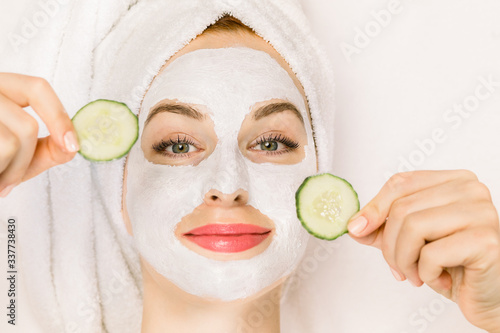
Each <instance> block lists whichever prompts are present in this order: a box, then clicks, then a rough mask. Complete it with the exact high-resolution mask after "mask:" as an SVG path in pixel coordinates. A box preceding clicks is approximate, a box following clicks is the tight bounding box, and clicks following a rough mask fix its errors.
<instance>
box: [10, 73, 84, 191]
mask: <svg viewBox="0 0 500 333" xmlns="http://www.w3.org/2000/svg"><path fill="white" fill-rule="evenodd" d="M27 106H31V107H32V108H33V110H34V111H35V112H36V113H37V114H38V115H39V116H40V118H41V119H42V121H43V122H44V123H45V124H46V125H47V128H48V130H49V132H50V135H49V136H47V137H44V138H40V139H38V123H37V121H36V120H35V118H33V117H31V116H30V115H29V114H28V113H27V112H25V111H24V110H23V109H22V108H23V107H27ZM78 149H79V146H78V142H77V139H76V133H75V129H74V128H73V124H72V122H71V119H70V118H69V116H68V114H67V113H66V111H65V110H64V107H63V106H62V104H61V102H60V101H59V98H58V97H57V96H56V94H55V92H54V90H53V89H52V87H51V86H50V85H49V83H47V81H45V80H44V79H42V78H38V77H31V76H25V75H20V74H13V73H0V197H5V196H6V195H7V194H9V192H10V191H11V190H12V188H14V187H15V186H16V185H18V184H19V183H21V182H23V181H25V180H28V179H30V178H32V177H34V176H36V175H38V174H40V173H41V172H43V171H45V170H47V169H49V168H51V167H53V166H56V165H58V164H62V163H66V162H68V161H70V160H71V159H73V157H74V156H75V152H76V151H78Z"/></svg>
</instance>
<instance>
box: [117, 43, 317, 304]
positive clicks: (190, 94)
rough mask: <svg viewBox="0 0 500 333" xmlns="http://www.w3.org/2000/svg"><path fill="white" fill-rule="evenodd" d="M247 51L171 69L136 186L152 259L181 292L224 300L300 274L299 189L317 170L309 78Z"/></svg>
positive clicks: (132, 210) (133, 178)
mask: <svg viewBox="0 0 500 333" xmlns="http://www.w3.org/2000/svg"><path fill="white" fill-rule="evenodd" d="M264 43H265V42H264ZM191 44H193V42H192V43H191ZM191 44H190V45H191ZM201 44H203V43H201ZM266 45H268V44H267V43H266ZM236 46H237V48H215V49H207V48H204V47H200V48H198V49H194V50H191V51H189V52H185V53H184V54H181V55H179V54H178V55H176V57H175V58H173V59H171V61H169V63H167V66H166V67H165V68H164V69H163V70H162V71H161V72H160V74H159V75H158V76H157V77H156V78H155V80H154V81H153V84H152V85H151V87H150V89H149V91H148V92H147V94H146V95H145V97H144V101H143V104H142V108H141V113H140V115H139V124H140V133H139V134H140V140H139V141H138V144H136V145H135V146H134V147H133V149H132V151H131V152H130V154H129V157H128V160H127V166H126V172H127V176H126V178H127V179H126V184H124V198H125V200H124V208H125V215H126V216H124V218H125V221H126V222H127V223H128V224H129V225H128V228H129V232H131V233H133V234H134V238H135V241H136V244H137V246H138V249H139V252H140V254H141V256H142V257H143V259H145V260H146V261H147V262H148V263H149V264H151V266H152V267H153V268H154V269H155V270H156V271H157V272H158V273H160V274H161V275H162V276H164V277H165V278H167V279H168V280H170V281H171V282H173V283H174V284H176V285H177V286H178V287H180V288H181V289H184V290H185V291H187V292H189V293H191V294H194V295H197V296H202V297H208V298H216V299H221V300H234V299H239V298H245V297H248V296H251V295H253V294H255V293H257V292H259V291H261V290H262V289H264V288H266V287H269V286H270V285H272V284H273V283H276V281H278V280H279V279H280V278H283V277H284V276H286V275H288V274H290V273H291V271H293V269H294V268H295V267H296V265H297V264H298V262H299V261H300V258H301V257H302V255H303V252H304V250H305V246H306V244H307V239H308V235H307V233H306V232H305V231H304V230H303V229H302V227H301V226H300V223H299V222H298V220H297V218H296V216H295V206H294V192H295V190H296V189H297V187H298V186H299V185H300V183H301V182H302V180H303V179H304V177H306V176H308V175H310V174H312V173H314V172H316V156H315V149H314V143H313V139H312V129H311V125H310V120H309V115H308V112H307V107H306V104H305V103H304V101H305V98H304V95H303V93H302V91H301V89H300V87H298V86H297V82H298V81H296V78H294V77H292V76H291V75H290V73H291V72H288V70H286V69H285V68H284V67H283V65H282V64H279V63H278V62H277V61H276V60H275V59H273V57H275V56H276V54H272V56H271V55H270V54H271V53H270V52H264V51H262V50H256V48H254V47H251V46H250V47H248V46H249V45H243V46H245V47H241V46H242V45H241V43H239V44H238V45H236ZM266 51H268V50H266ZM274 52H275V51H274ZM278 56H279V55H278ZM292 75H293V74H292Z"/></svg>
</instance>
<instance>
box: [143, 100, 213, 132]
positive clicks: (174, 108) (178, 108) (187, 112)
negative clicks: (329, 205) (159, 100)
mask: <svg viewBox="0 0 500 333" xmlns="http://www.w3.org/2000/svg"><path fill="white" fill-rule="evenodd" d="M162 112H170V113H176V114H180V115H183V116H186V117H189V118H193V119H196V120H203V118H205V115H204V114H203V113H201V112H199V111H197V110H195V109H193V108H192V107H190V106H189V105H183V104H173V103H163V104H160V105H158V106H156V107H155V108H153V109H152V110H151V112H149V115H148V118H147V119H146V121H145V123H144V127H145V126H146V125H147V124H148V123H149V121H150V120H151V118H153V117H154V116H155V115H157V114H158V113H162Z"/></svg>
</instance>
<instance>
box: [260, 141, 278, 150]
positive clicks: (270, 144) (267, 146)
mask: <svg viewBox="0 0 500 333" xmlns="http://www.w3.org/2000/svg"><path fill="white" fill-rule="evenodd" d="M278 148H279V143H278V142H276V141H264V142H261V143H260V150H266V151H276V150H278Z"/></svg>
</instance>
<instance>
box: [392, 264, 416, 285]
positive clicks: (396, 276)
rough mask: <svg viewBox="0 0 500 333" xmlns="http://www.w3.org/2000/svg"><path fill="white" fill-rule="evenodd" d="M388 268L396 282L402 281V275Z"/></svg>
mask: <svg viewBox="0 0 500 333" xmlns="http://www.w3.org/2000/svg"><path fill="white" fill-rule="evenodd" d="M390 268H391V273H392V275H394V278H395V279H396V280H398V281H404V279H405V277H404V276H403V275H401V274H399V273H398V272H397V271H396V270H394V269H392V267H390ZM410 282H411V281H410Z"/></svg>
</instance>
